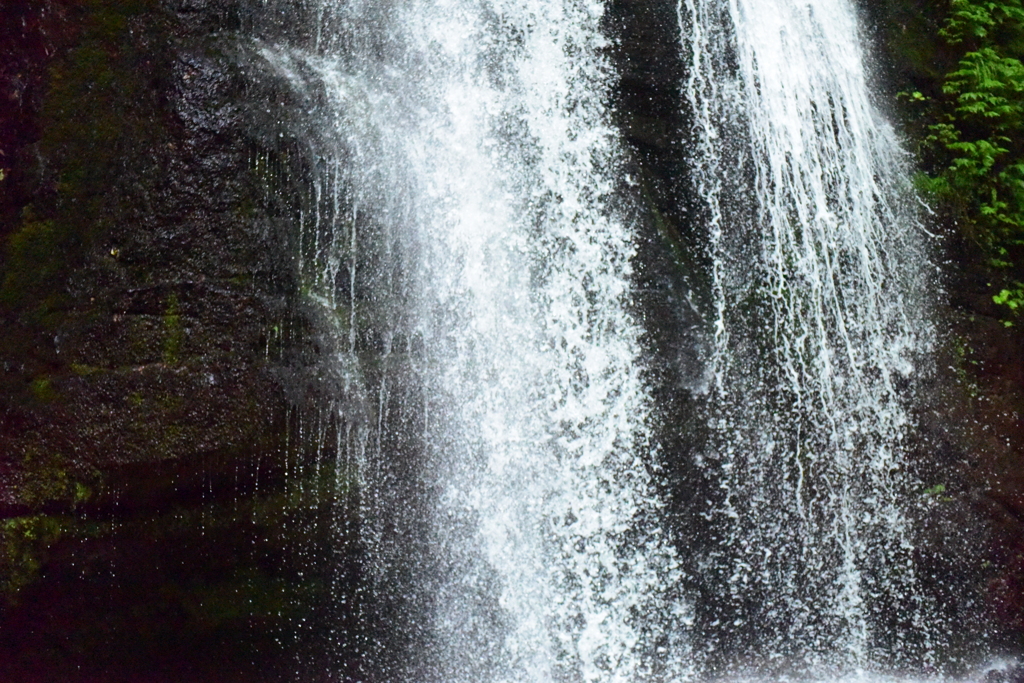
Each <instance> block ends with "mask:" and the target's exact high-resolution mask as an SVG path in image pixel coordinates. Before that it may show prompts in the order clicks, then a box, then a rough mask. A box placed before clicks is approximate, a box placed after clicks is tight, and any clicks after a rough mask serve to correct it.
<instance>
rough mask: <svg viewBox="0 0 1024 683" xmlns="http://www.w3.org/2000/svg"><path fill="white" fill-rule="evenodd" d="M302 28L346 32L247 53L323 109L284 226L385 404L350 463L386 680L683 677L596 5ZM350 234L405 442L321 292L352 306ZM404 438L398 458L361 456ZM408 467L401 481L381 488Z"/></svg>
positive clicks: (361, 7)
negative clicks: (314, 93) (385, 269)
mask: <svg viewBox="0 0 1024 683" xmlns="http://www.w3.org/2000/svg"><path fill="white" fill-rule="evenodd" d="M319 14H320V15H321V16H326V15H328V14H331V16H332V21H333V22H334V25H335V27H336V28H335V31H336V32H337V33H339V34H340V37H335V38H331V39H329V38H328V37H327V36H325V35H321V34H318V35H317V36H316V39H315V41H314V45H313V46H312V48H311V49H306V50H299V49H291V50H281V49H277V48H274V49H267V50H265V51H264V57H265V58H266V59H267V60H268V61H269V62H270V63H271V64H272V65H273V66H274V67H275V68H276V69H278V70H279V72H280V73H283V74H284V75H285V76H286V77H288V78H289V79H290V80H291V81H292V82H293V84H294V87H295V88H296V90H297V91H299V90H303V89H305V90H311V89H318V90H320V91H322V95H321V96H320V97H321V100H322V101H321V103H320V104H319V105H318V106H319V107H320V108H322V109H323V110H324V111H326V112H328V115H327V117H326V121H325V125H324V129H323V131H321V132H320V137H321V138H322V141H321V143H320V145H321V146H320V147H319V148H318V151H317V154H318V155H320V156H321V157H322V158H323V159H325V161H324V162H323V163H322V168H323V169H326V170H324V171H322V172H321V178H326V180H323V179H321V180H318V181H317V182H316V183H314V185H315V187H314V194H315V195H316V196H315V197H314V198H313V199H312V202H311V203H312V205H313V206H315V207H316V211H315V212H313V215H311V216H306V217H304V219H303V220H305V221H306V222H307V223H308V222H310V221H312V222H313V223H314V225H313V228H314V229H313V230H312V234H313V235H314V236H315V239H317V240H320V241H318V242H317V244H316V245H314V246H313V247H312V251H313V252H316V253H320V251H323V255H321V256H319V257H316V258H315V259H314V261H315V263H316V264H319V265H317V266H316V267H315V268H314V270H316V269H317V268H319V271H318V272H321V275H316V274H315V273H314V274H313V275H311V276H309V277H308V278H307V279H308V280H311V281H315V282H316V283H321V290H322V291H323V292H324V293H323V294H321V295H319V299H318V300H319V301H320V302H321V304H322V305H323V306H325V307H326V308H327V309H329V310H336V311H337V312H338V313H337V315H338V318H339V322H338V325H339V330H345V331H346V332H345V333H343V334H341V336H345V334H347V335H348V338H349V339H350V343H349V344H347V345H346V344H341V345H339V347H340V349H341V350H340V352H339V362H340V363H342V364H347V365H349V366H353V367H352V370H351V372H352V373H353V375H357V374H360V373H362V374H363V375H364V377H363V378H362V379H361V380H360V381H361V382H363V383H364V384H366V385H368V387H367V388H366V393H368V394H374V393H379V396H380V399H379V401H378V408H377V410H378V415H377V417H376V420H370V423H371V426H370V427H369V428H368V430H369V431H368V436H367V437H366V438H365V439H364V444H369V447H366V448H363V449H362V450H360V451H359V453H358V455H357V457H356V458H355V459H356V466H357V467H358V468H359V470H360V478H361V481H362V487H363V488H364V489H365V490H366V493H365V495H364V498H365V502H364V508H363V516H364V519H365V531H364V543H365V544H366V545H367V547H368V555H369V558H370V559H369V564H370V565H371V567H370V572H371V574H375V577H376V578H374V579H373V580H374V582H375V583H374V590H375V591H376V592H377V594H378V596H379V597H380V598H381V600H382V601H385V602H387V601H391V602H392V603H393V604H395V605H397V607H396V608H395V610H394V612H393V613H392V615H391V618H393V619H394V620H395V621H394V623H393V624H392V627H393V630H394V631H395V632H401V633H403V634H404V636H403V637H404V638H405V640H406V642H405V644H404V645H403V644H401V643H382V644H381V650H387V649H389V648H403V647H404V648H405V650H404V651H403V652H402V653H400V654H399V655H397V656H394V655H392V657H391V663H389V664H388V665H387V670H386V671H385V672H383V673H381V674H380V675H382V676H384V677H386V678H387V680H396V681H398V680H407V681H417V683H421V682H422V683H426V682H429V681H433V682H436V683H459V682H465V683H485V682H487V681H494V682H498V681H502V682H504V681H508V682H513V681H516V682H522V683H543V682H545V681H552V682H553V681H565V680H574V681H608V682H612V681H615V682H621V683H639V682H641V681H654V680H658V681H662V680H682V679H684V678H686V677H688V670H687V667H688V662H689V657H688V656H686V649H685V639H684V638H683V633H684V629H685V627H686V622H687V619H688V613H687V610H686V608H685V605H684V603H683V602H682V601H681V600H679V599H678V592H679V590H680V588H679V585H680V581H681V576H680V569H679V562H678V560H677V558H676V556H675V552H674V550H673V548H672V547H671V545H670V544H669V542H668V539H667V538H666V535H665V534H664V533H663V532H662V530H661V525H660V520H659V515H660V503H659V502H658V497H657V495H656V493H655V479H654V477H655V476H656V464H655V463H656V462H657V460H658V458H657V454H656V451H655V447H654V445H653V443H652V438H651V434H649V433H648V427H647V423H648V416H649V413H650V410H651V407H650V405H649V403H650V399H649V397H648V391H647V387H646V386H645V385H644V381H643V380H642V379H641V372H642V364H641V361H640V353H641V351H640V344H639V338H640V335H641V330H640V328H639V326H638V324H637V323H636V321H635V320H634V319H633V316H632V314H631V313H630V307H631V305H632V304H631V292H630V288H631V284H630V279H631V273H632V258H633V256H634V245H633V240H634V234H633V229H632V227H631V226H630V225H629V224H628V223H626V222H625V221H624V219H623V218H622V217H621V216H620V215H619V213H618V212H617V211H616V209H615V208H614V207H613V206H612V202H611V198H612V195H613V192H614V190H615V186H616V183H617V182H618V178H619V176H620V175H621V170H620V168H619V165H620V151H619V149H618V146H617V145H618V143H617V141H616V133H615V131H614V130H613V128H612V125H611V122H610V117H609V112H608V111H607V109H606V106H607V100H608V97H609V88H610V87H611V85H612V81H613V74H612V73H611V70H610V67H609V65H608V63H607V62H606V60H605V58H604V57H602V56H601V53H602V50H603V49H604V48H605V47H606V41H605V38H604V37H603V36H602V34H601V31H600V30H599V26H598V24H599V22H600V21H601V18H602V14H603V6H602V5H601V3H599V2H592V1H589V0H554V1H552V0H525V1H522V0H517V1H513V0H508V1H507V2H506V1H503V0H492V1H490V2H477V1H473V0H407V1H405V2H395V3H390V4H388V5H387V6H382V5H379V4H376V3H359V2H354V3H350V4H348V5H346V6H344V7H334V6H333V5H332V6H331V7H330V8H328V7H326V6H325V8H324V9H323V10H321V11H320V12H319ZM338 26H340V27H342V28H340V29H338V28H337V27H338ZM346 31H347V32H348V33H346ZM339 160H340V161H339ZM339 163H342V165H343V166H344V168H345V170H344V172H339V170H338V164H339ZM324 174H326V175H324ZM339 174H340V176H339ZM341 176H343V177H341ZM339 177H341V180H340V181H339V180H338V178H339ZM339 196H341V199H338V198H337V197H339ZM350 204H351V205H354V206H356V207H358V210H357V211H354V212H352V213H351V214H345V212H344V211H342V210H341V209H340V208H339V207H340V206H343V205H350ZM324 206H326V207H327V210H326V211H322V210H321V207H324ZM360 211H361V212H362V214H360ZM360 215H362V216H363V217H362V218H360ZM325 222H326V223H329V224H330V225H331V226H333V227H332V228H331V230H329V231H327V233H325V231H324V228H323V225H324V224H325ZM381 226H387V227H386V228H383V227H381ZM363 233H373V234H374V235H375V239H376V240H377V241H378V242H380V241H383V242H384V243H386V244H388V245H390V246H389V247H388V248H389V249H391V252H392V253H391V254H390V257H389V258H391V259H393V260H394V261H396V262H400V263H401V264H402V267H401V272H400V273H399V272H397V271H389V272H390V275H389V277H391V278H392V280H389V282H388V283H385V284H381V283H378V286H379V287H381V288H382V289H383V290H386V291H388V292H390V293H391V294H393V295H395V297H396V299H397V300H400V306H397V307H396V308H394V309H393V310H392V311H391V312H392V313H394V319H392V320H385V321H382V322H381V325H380V327H381V328H382V329H390V330H392V331H393V332H394V334H391V333H388V335H387V343H386V350H385V360H384V361H383V362H381V361H380V360H379V359H378V360H377V361H376V362H378V363H381V364H383V363H387V362H391V358H392V356H394V357H398V356H402V357H403V358H404V359H405V360H403V361H402V362H403V363H406V364H407V367H406V370H405V373H406V374H407V375H411V377H412V378H411V379H410V377H408V376H406V377H405V378H404V379H401V380H397V381H401V382H404V383H405V384H409V383H415V384H416V385H417V386H418V387H419V389H418V390H416V391H408V390H407V391H406V393H405V394H404V395H405V396H406V397H407V398H405V399H403V401H404V403H405V405H403V406H401V410H402V411H404V412H403V414H404V415H406V416H407V419H406V422H405V424H400V421H399V420H398V419H397V418H395V417H394V416H391V417H388V416H387V415H386V414H385V413H387V409H386V406H388V405H390V403H391V402H392V397H393V396H394V395H395V393H396V392H399V391H400V390H399V389H398V388H397V387H395V386H393V385H394V384H395V383H396V380H395V379H394V378H393V377H391V378H390V379H389V375H388V374H387V373H383V374H381V375H380V376H378V377H377V378H376V379H373V378H371V375H373V372H374V371H370V370H367V369H365V368H364V369H360V368H361V367H362V366H360V365H359V364H360V363H361V362H362V361H360V360H359V359H358V358H357V356H358V355H359V354H358V352H357V348H356V347H357V343H356V341H355V340H356V327H357V326H358V321H357V319H356V316H357V313H356V312H357V309H358V308H359V302H358V301H356V300H355V299H354V298H353V299H352V300H351V301H346V300H335V298H336V297H335V294H333V291H334V289H333V288H332V286H331V284H330V283H334V282H336V281H338V278H339V274H341V275H346V274H347V275H348V277H349V278H353V280H352V282H353V284H352V285H351V286H350V288H349V289H350V296H352V297H354V294H353V292H354V291H355V289H356V286H355V284H354V283H355V279H354V278H355V277H356V275H355V273H356V269H357V268H364V271H365V268H367V267H369V266H361V265H360V263H361V261H362V259H361V258H360V257H358V256H357V254H358V253H359V251H360V250H361V249H363V250H365V249H366V248H367V247H366V246H361V245H363V244H364V243H365V242H366V241H367V238H366V236H365V235H364V234H363ZM384 233H386V234H384ZM324 234H328V235H329V239H326V240H325V239H324V238H323V237H322V236H323V235H324ZM308 239H309V238H307V240H308ZM321 246H322V248H321ZM308 250H309V249H307V251H308ZM318 250H319V251H318ZM364 258H365V257H364ZM346 264H349V265H348V266H347V268H348V270H345V268H346ZM322 283H327V285H325V286H326V289H324V288H323V287H324V285H323V284H322ZM312 289H313V290H314V293H313V295H311V296H315V290H317V288H316V287H313V288H312ZM396 292H397V294H395V293H396ZM382 302H383V299H382ZM380 305H383V304H380ZM400 340H404V341H400ZM346 346H347V347H348V348H347V349H346V348H345V347H346ZM394 362H395V363H397V362H398V361H397V360H396V361H394ZM389 382H390V383H391V384H389ZM374 383H376V385H375V386H374ZM410 416H411V417H410ZM374 422H375V424H373V423H374ZM413 422H415V425H416V426H415V427H414V429H415V430H416V431H417V435H416V437H415V438H414V439H410V440H409V441H415V442H416V443H418V444H419V445H418V446H417V447H416V449H415V452H414V453H413V454H412V455H410V454H408V453H401V452H395V451H392V450H388V448H387V447H384V446H379V445H378V446H377V447H374V446H373V444H374V443H376V444H382V443H385V442H388V441H389V438H391V436H390V435H393V434H394V433H397V432H398V431H400V430H408V429H412V427H410V426H409V425H410V424H411V423H413ZM374 431H376V434H375V435H374V434H369V432H374ZM392 441H393V439H392ZM407 457H409V458H415V464H413V465H410V466H409V467H407V468H406V469H405V470H404V471H403V474H402V475H401V476H402V477H404V478H405V479H407V480H408V479H415V480H416V482H415V483H412V484H410V483H409V481H405V482H398V481H397V478H396V477H395V476H393V475H392V474H389V472H393V471H396V470H395V465H394V462H395V461H396V460H397V459H400V458H407ZM396 510H399V511H398V512H396ZM382 520H385V521H382ZM388 593H393V594H394V595H387V594H388ZM424 596H425V597H424ZM400 622H401V623H400ZM383 630H385V631H386V630H387V629H383ZM395 640H396V641H398V640H400V639H399V638H396V639H395ZM372 667H373V665H372V664H371V668H372Z"/></svg>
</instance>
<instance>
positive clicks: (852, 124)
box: [679, 0, 934, 671]
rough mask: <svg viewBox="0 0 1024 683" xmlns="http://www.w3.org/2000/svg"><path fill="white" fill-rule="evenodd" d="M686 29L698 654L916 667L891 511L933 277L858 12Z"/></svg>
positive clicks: (904, 564)
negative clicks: (702, 437) (703, 569)
mask: <svg viewBox="0 0 1024 683" xmlns="http://www.w3.org/2000/svg"><path fill="white" fill-rule="evenodd" d="M679 17H680V26H681V29H682V35H683V45H684V51H685V54H686V56H687V60H688V63H689V77H688V80H687V81H686V83H685V84H684V94H685V101H686V105H687V107H688V109H689V110H690V111H691V112H692V120H693V126H692V132H691V144H692V154H691V161H692V174H693V178H694V182H693V184H694V189H695V194H696V195H698V196H699V197H701V198H702V201H701V202H700V204H701V206H700V213H701V216H702V220H703V221H704V223H705V224H706V226H707V245H708V249H709V251H710V254H711V257H712V263H713V266H712V269H711V270H712V272H711V273H710V276H709V280H710V284H709V290H710V291H711V292H712V294H711V296H710V297H709V298H710V300H711V301H712V302H713V305H712V306H711V307H710V308H711V310H712V314H711V315H709V318H710V319H711V324H710V327H711V328H712V331H711V334H712V336H713V339H712V341H711V342H709V345H708V346H709V348H710V351H709V353H708V356H709V360H708V366H709V368H708V372H709V384H710V389H709V397H708V405H709V407H708V410H707V413H708V420H709V423H710V432H711V436H710V439H709V444H708V445H707V447H706V449H705V450H704V453H703V456H702V462H701V463H700V465H701V466H702V467H704V468H706V469H707V470H709V471H711V472H713V473H714V474H713V475H712V476H713V477H715V478H716V479H717V480H718V481H719V483H720V488H721V490H720V494H719V496H718V497H717V499H716V500H715V501H713V505H711V507H710V508H709V509H708V511H707V514H708V515H709V516H710V517H712V518H713V519H714V525H715V527H716V528H717V529H718V533H719V535H720V542H719V544H718V545H717V547H716V548H715V549H714V550H712V551H711V552H710V553H709V556H708V557H707V558H706V562H707V565H708V566H709V571H708V572H707V577H708V578H707V580H708V583H709V584H710V586H709V588H708V589H707V590H708V591H709V592H717V593H718V594H719V595H720V597H719V599H718V600H717V601H716V603H715V605H714V609H715V610H717V612H718V614H719V616H718V617H716V619H717V620H718V621H717V623H715V624H712V626H709V627H708V630H709V631H710V632H712V633H713V634H714V637H713V638H712V641H714V643H713V645H712V646H711V647H710V649H712V650H713V649H714V648H715V647H720V648H722V649H725V650H730V651H735V650H736V649H739V650H743V651H745V652H747V653H748V654H750V655H751V657H752V658H753V659H755V660H756V659H761V660H763V661H762V665H763V664H764V662H766V661H767V662H771V661H773V660H788V661H789V662H790V665H794V666H797V667H805V668H809V669H811V670H822V669H824V670H831V671H834V670H856V669H858V668H873V667H877V666H881V665H905V664H907V663H908V662H911V661H915V659H916V658H922V657H923V658H924V659H925V660H927V659H928V658H929V656H930V653H931V652H932V650H933V648H934V643H932V642H930V641H929V638H930V636H929V635H928V634H929V632H930V630H931V624H929V623H928V622H929V619H930V618H929V616H928V609H927V605H925V604H924V603H923V600H922V598H920V597H919V596H918V593H917V591H916V586H915V579H914V569H913V565H912V557H911V554H912V550H913V549H912V545H911V539H910V531H909V523H908V520H907V517H906V515H905V513H904V511H903V510H904V504H903V503H902V502H901V500H902V499H903V498H904V497H905V496H906V495H907V494H908V491H909V487H910V486H911V485H912V483H913V478H912V476H911V475H910V474H909V473H908V461H907V453H906V442H907V437H908V435H910V433H911V430H912V428H913V417H912V414H911V408H912V399H913V392H912V387H913V383H914V380H915V373H916V372H919V367H920V366H921V364H922V362H923V358H924V356H925V354H927V353H928V351H929V344H930V340H931V338H932V336H933V334H934V331H933V329H932V325H931V323H930V322H929V313H930V311H929V306H930V304H929V300H928V293H929V292H930V291H931V289H932V288H933V286H934V285H933V284H932V282H931V280H930V277H929V266H928V262H929V259H928V253H927V249H926V244H925V242H924V235H923V232H922V228H921V226H920V224H919V223H918V222H917V220H916V218H915V215H914V212H913V211H912V210H911V209H910V207H908V199H909V198H910V197H911V196H912V194H911V193H910V192H909V190H908V188H907V187H906V184H907V183H906V178H907V177H908V174H907V160H906V158H905V155H904V154H903V152H902V151H901V149H900V144H899V142H898V140H897V139H896V137H895V135H894V133H893V131H892V129H891V127H890V125H889V124H888V123H887V122H886V121H885V120H884V119H883V117H881V116H880V115H879V113H878V111H877V110H876V109H875V108H874V107H873V106H872V104H871V101H870V92H869V88H868V84H867V78H866V75H865V67H864V61H865V60H864V56H863V54H862V53H861V48H860V44H861V36H860V31H859V28H858V25H857V21H856V16H855V12H854V9H853V7H852V5H851V3H849V2H847V1H846V0H810V1H807V0H800V1H799V2H798V1H795V0H730V1H729V2H712V1H708V0H681V2H680V3H679ZM721 624H728V625H726V626H722V625H721ZM794 660H795V661H794Z"/></svg>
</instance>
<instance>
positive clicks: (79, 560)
mask: <svg viewBox="0 0 1024 683" xmlns="http://www.w3.org/2000/svg"><path fill="white" fill-rule="evenodd" d="M243 21H244V11H243V8H240V7H239V6H237V5H236V4H235V3H234V2H231V1H229V0H222V1H218V0H214V1H211V2H195V1H187V0H183V1H181V2H177V1H168V2H158V1H156V0H133V1H131V2H122V1H117V0H88V1H87V2H71V1H67V2H65V1H63V0H46V1H45V2H39V3H22V2H17V1H11V2H6V1H5V2H0V56H2V58H0V62H2V65H3V66H2V67H0V68H2V69H3V70H2V71H0V169H2V171H0V221H2V222H0V241H2V243H3V252H2V260H0V318H2V322H0V365H2V374H0V678H2V679H3V680H5V681H23V680H24V681H35V680H67V681H75V680H103V681H118V680H133V681H135V680H147V681H164V680H166V681H180V680H207V679H209V680H235V679H236V677H238V676H243V675H244V680H272V679H274V678H275V677H276V676H278V675H279V674H282V672H285V671H290V672H291V673H294V671H295V670H296V667H297V666H298V665H297V664H294V663H293V662H292V661H291V660H292V657H293V656H295V654H294V652H289V650H290V649H291V650H294V649H296V648H301V644H300V643H299V640H301V638H299V637H298V636H296V634H297V633H298V630H297V629H296V628H294V627H293V626H294V624H296V623H298V620H299V619H300V618H303V619H305V618H309V617H310V616H311V615H312V614H313V612H314V611H315V610H314V609H313V605H314V604H316V603H317V602H323V599H324V595H325V593H324V591H325V590H327V589H326V588H325V587H324V586H325V585H326V583H329V581H327V579H325V577H324V576H320V575H317V574H316V571H315V570H313V571H310V569H309V568H308V567H305V566H302V565H300V564H298V563H297V562H298V560H297V558H298V556H299V555H300V554H303V555H305V554H310V553H312V554H314V555H315V554H317V553H329V552H330V550H329V548H327V547H326V546H325V545H324V544H325V543H328V544H329V539H327V536H326V535H325V533H326V532H323V533H322V530H323V529H326V528H327V526H326V525H325V524H323V523H322V522H325V520H326V519H327V518H328V517H329V516H330V515H331V514H334V513H335V512H336V510H334V509H333V508H332V506H334V503H333V502H331V501H330V499H329V497H328V496H325V495H319V496H317V497H314V498H312V499H309V500H305V499H300V498H299V497H297V494H296V491H297V489H296V486H297V485H298V484H297V480H296V478H295V477H294V476H290V477H288V478H285V477H284V476H283V472H284V468H285V467H289V466H290V467H291V470H292V474H293V475H294V473H295V471H296V467H297V465H298V464H300V463H301V462H303V460H304V458H306V454H305V452H304V451H303V450H302V447H301V446H300V445H298V444H297V442H296V440H294V439H291V440H289V433H290V431H292V430H294V429H295V428H296V426H297V424H298V419H297V418H296V416H295V414H294V413H293V412H290V411H292V410H293V408H294V407H295V406H296V405H299V404H301V403H302V402H303V400H304V398H305V396H306V387H307V383H306V380H308V379H309V378H310V377H312V376H315V370H312V369H311V367H312V366H311V365H310V362H311V359H314V358H315V349H313V348H312V346H311V343H312V342H310V341H309V340H311V339H313V335H312V334H310V333H309V329H310V322H309V320H307V319H305V318H304V317H303V314H302V312H301V310H302V309H301V306H298V305H296V301H295V299H296V297H297V296H298V285H297V282H296V273H295V268H294V266H293V263H292V258H291V254H292V253H293V252H294V250H293V249H292V248H291V240H292V239H293V235H292V232H293V230H292V228H293V220H292V208H293V207H292V206H291V205H290V204H289V201H290V200H289V198H288V193H287V192H286V191H284V188H283V182H284V181H283V180H282V173H283V172H284V171H283V168H284V165H283V162H281V158H282V157H283V156H285V155H286V154H287V153H286V152H282V150H281V139H280V137H279V136H278V135H276V133H277V131H271V130H270V127H269V124H268V123H267V122H266V121H258V120H257V118H258V117H257V116H256V113H255V112H256V111H257V109H256V104H255V102H254V101H253V99H252V94H251V92H250V86H251V83H250V82H249V80H248V78H247V76H246V75H245V67H244V65H245V60H244V54H243V50H242V49H241V48H240V47H239V44H240V41H241V40H242V38H241V37H240V34H239V33H238V29H239V28H240V26H241V24H242V22H243ZM259 94H260V96H261V97H262V96H265V95H266V94H267V93H266V89H265V88H264V89H262V90H260V91H259ZM266 104H267V103H266V102H265V101H262V102H260V103H259V105H260V109H259V111H265V109H266ZM293 166H294V164H293ZM296 168H298V167H296ZM286 394H288V398H286ZM306 490H309V487H308V486H307V487H306ZM299 572H303V574H302V576H301V577H300V576H299V575H298V573H299ZM339 572H340V574H343V573H344V566H343V565H342V569H341V570H337V571H334V572H333V573H332V575H331V577H330V578H331V581H333V582H334V583H335V584H336V583H337V580H338V576H339V575H340V574H339ZM318 623H319V622H318ZM317 628H321V626H317ZM257 650H258V651H259V658H258V667H257V668H258V671H259V674H258V675H256V674H254V673H253V672H252V671H250V669H252V668H253V666H254V662H256V661H257V660H256V656H255V654H254V653H255V652H256V651H257ZM309 665H312V663H310V664H309ZM282 675H283V674H282Z"/></svg>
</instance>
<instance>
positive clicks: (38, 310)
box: [0, 206, 71, 324]
mask: <svg viewBox="0 0 1024 683" xmlns="http://www.w3.org/2000/svg"><path fill="white" fill-rule="evenodd" d="M70 241H71V240H70V239H69V236H68V235H67V234H66V232H65V231H63V230H61V229H60V228H59V227H58V226H57V224H56V223H55V222H54V221H53V220H42V219H40V218H39V217H38V216H37V215H36V212H35V210H34V209H33V207H32V206H28V207H26V208H25V210H24V211H23V212H22V220H21V225H20V226H19V228H18V229H17V230H16V231H15V232H14V233H13V234H12V235H11V236H10V237H9V238H8V240H7V244H6V249H5V256H6V259H5V263H4V268H3V280H2V284H0V307H3V308H4V309H7V310H9V311H15V312H18V313H20V314H22V315H23V316H25V317H26V318H27V320H28V321H29V322H33V323H37V324H38V323H45V321H46V319H47V317H48V315H49V314H52V313H53V312H54V311H55V310H57V309H59V308H60V305H61V296H60V295H59V294H57V293H56V292H58V291H60V290H59V288H56V287H54V286H53V279H54V278H55V277H56V276H58V275H59V274H60V271H61V262H62V258H61V256H62V254H63V253H64V252H66V251H67V249H68V247H69V243H70Z"/></svg>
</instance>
